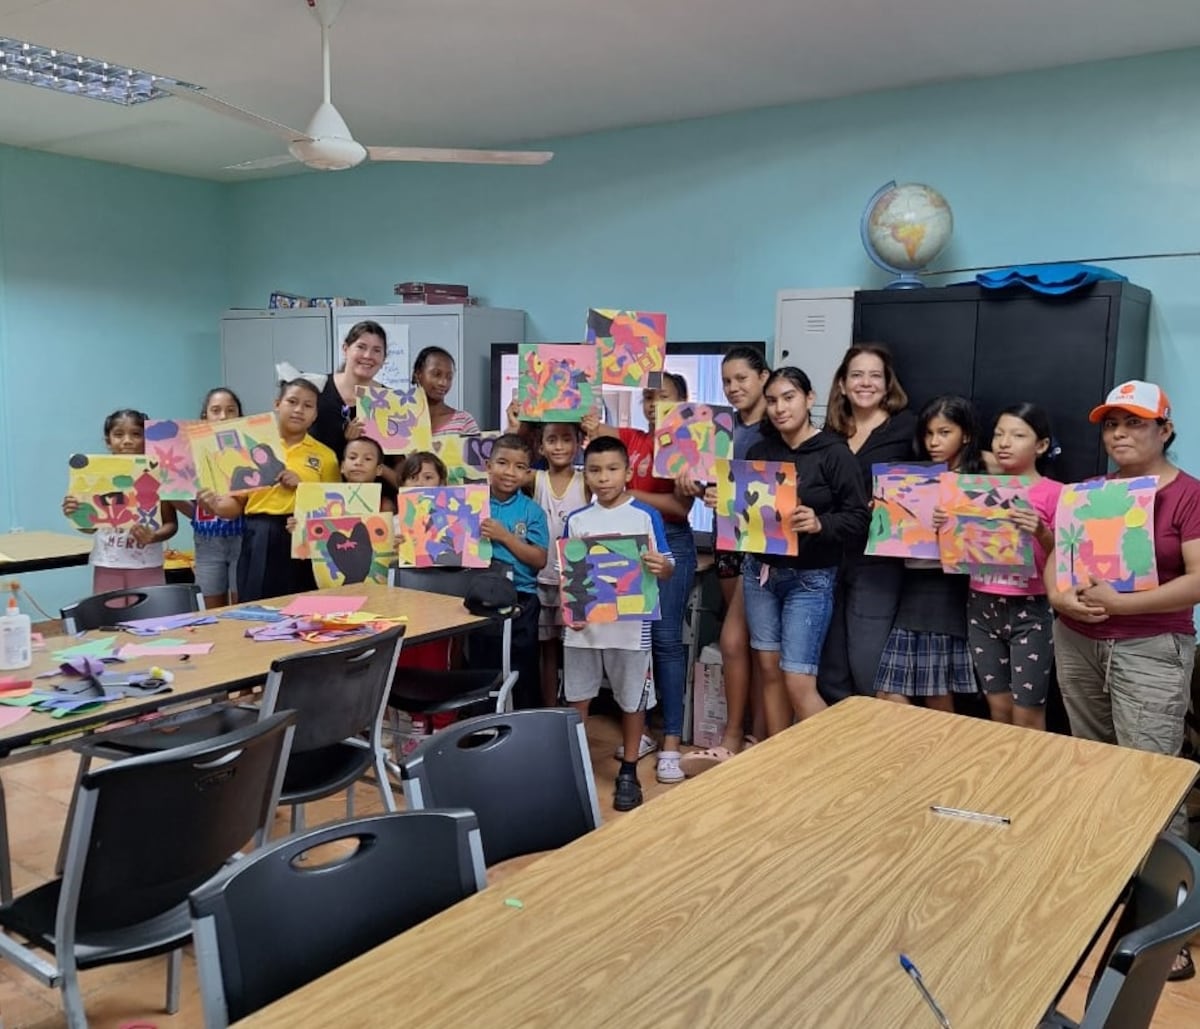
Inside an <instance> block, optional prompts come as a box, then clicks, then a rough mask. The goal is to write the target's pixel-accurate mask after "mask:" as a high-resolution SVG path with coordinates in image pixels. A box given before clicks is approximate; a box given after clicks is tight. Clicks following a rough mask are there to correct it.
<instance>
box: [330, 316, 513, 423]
mask: <svg viewBox="0 0 1200 1029" xmlns="http://www.w3.org/2000/svg"><path fill="white" fill-rule="evenodd" d="M365 319H370V320H371V321H374V322H378V323H379V324H380V325H381V326H382V327H383V330H384V331H385V332H386V333H387V335H388V359H387V363H386V364H385V365H384V370H383V372H381V373H380V375H379V381H380V382H382V383H384V384H385V385H388V386H391V387H393V388H395V387H396V386H398V385H399V384H400V383H402V382H407V381H408V380H409V379H410V378H411V376H412V366H413V360H414V359H415V358H416V356H417V354H418V353H419V352H420V351H421V350H422V349H423V348H424V347H431V346H433V347H441V348H442V349H443V350H446V351H448V352H449V353H450V354H451V355H452V356H453V358H454V363H455V366H456V372H455V376H454V388H453V389H452V390H451V391H450V394H449V395H448V396H447V397H446V403H448V404H449V405H450V406H451V407H461V408H465V409H466V410H468V411H470V412H471V414H473V415H474V416H475V419H476V421H478V422H479V424H480V426H481V427H483V428H500V426H495V425H493V426H489V425H488V424H487V422H488V421H489V418H488V415H489V412H490V410H491V399H490V391H491V382H492V380H491V360H492V344H493V343H523V342H524V341H525V312H524V311H514V310H509V309H506V308H500V307H469V306H467V305H464V304H386V305H381V306H378V307H338V308H334V309H333V339H334V351H335V355H336V359H335V364H340V363H341V348H342V340H344V339H345V338H346V333H347V332H348V331H349V330H350V328H351V327H352V326H353V325H354V324H355V322H360V321H363V320H365Z"/></svg>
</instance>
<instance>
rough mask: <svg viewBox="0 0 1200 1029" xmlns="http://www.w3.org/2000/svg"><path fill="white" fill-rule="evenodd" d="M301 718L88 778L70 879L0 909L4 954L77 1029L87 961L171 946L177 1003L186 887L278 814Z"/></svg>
mask: <svg viewBox="0 0 1200 1029" xmlns="http://www.w3.org/2000/svg"><path fill="white" fill-rule="evenodd" d="M294 720H295V716H294V715H293V714H292V713H291V712H290V711H285V712H281V713H279V714H277V715H275V716H273V717H272V718H269V719H265V720H264V721H262V722H261V723H259V724H257V725H252V726H249V727H248V728H246V729H243V730H240V731H238V732H235V733H230V734H228V735H225V736H221V737H218V738H216V739H213V740H209V741H208V742H206V743H204V744H198V745H196V746H192V747H180V748H178V749H176V750H171V751H168V752H165V753H162V754H149V755H146V756H144V757H137V758H131V759H129V760H126V761H118V762H115V763H113V764H111V765H107V766H105V767H104V768H101V769H99V770H98V771H95V772H89V773H88V774H87V775H86V776H84V778H83V782H82V783H81V784H80V793H79V801H78V803H77V804H76V806H75V814H74V817H73V819H72V820H71V822H70V824H69V825H68V826H67V830H66V832H67V834H68V838H69V843H68V847H67V862H66V871H65V872H64V874H63V876H62V878H61V879H54V880H52V881H51V882H48V883H45V884H44V885H42V886H39V887H37V888H36V889H33V890H30V891H29V892H28V893H24V894H22V895H21V896H19V897H17V898H16V900H14V901H13V902H12V903H10V904H6V905H4V906H3V907H0V926H3V928H4V929H5V930H7V932H6V933H4V934H0V957H4V958H6V959H7V960H9V961H11V962H13V963H14V964H15V965H17V966H19V967H20V968H22V969H24V970H25V971H26V972H29V973H30V974H31V975H33V976H34V977H36V978H37V979H39V980H41V982H42V983H43V984H44V985H47V986H57V987H59V988H60V989H61V990H62V996H63V1008H64V1012H65V1014H66V1017H67V1024H68V1025H69V1026H71V1027H72V1029H75V1027H80V1026H86V1025H87V1017H86V1014H85V1011H84V1006H83V999H82V997H81V995H80V990H79V971H80V970H82V969H88V968H95V967H99V966H101V965H110V964H116V963H119V962H123V961H134V960H140V959H142V958H148V957H153V956H155V955H158V954H170V960H169V963H168V971H167V1005H166V1007H167V1011H168V1013H174V1012H175V1011H176V1010H178V1007H179V971H180V956H181V954H182V950H181V948H182V947H183V945H184V944H186V943H187V942H188V940H189V939H190V938H191V934H192V927H191V921H190V919H189V910H188V905H187V898H188V894H189V893H190V892H191V891H192V890H194V889H195V888H196V887H197V886H200V885H202V884H203V883H205V882H207V881H208V880H209V879H211V878H212V877H213V876H214V875H215V874H216V873H217V872H218V871H220V870H221V868H222V867H223V866H224V865H225V863H226V862H227V861H228V860H230V858H232V857H233V856H234V855H235V854H237V852H238V851H239V850H240V849H241V848H242V847H243V846H245V844H246V843H247V841H249V840H250V838H251V837H252V836H254V835H255V834H256V833H259V832H262V831H264V830H265V828H266V827H267V826H269V825H270V824H271V821H272V819H273V818H274V816H275V805H276V801H277V798H278V796H279V789H280V785H281V783H282V779H283V768H284V764H285V762H286V760H287V749H288V746H289V745H290V743H291V738H292V732H293V722H294ZM13 933H16V934H17V935H19V936H21V937H23V938H24V939H25V940H27V941H28V944H27V945H26V944H22V943H20V942H18V940H17V939H16V938H15V937H14V936H13V935H12V934H13ZM41 952H45V953H46V954H48V955H49V958H50V959H49V960H47V958H46V957H44V956H43V953H41Z"/></svg>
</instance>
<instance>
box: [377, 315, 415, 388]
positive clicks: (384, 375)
mask: <svg viewBox="0 0 1200 1029" xmlns="http://www.w3.org/2000/svg"><path fill="white" fill-rule="evenodd" d="M387 334H388V348H387V357H385V358H384V359H383V367H382V368H380V369H379V374H378V375H376V376H375V378H376V380H377V381H378V382H382V383H383V384H384V385H385V386H387V388H388V389H402V388H403V387H405V386H407V385H408V383H409V380H410V379H411V378H412V362H411V361H410V360H409V357H408V325H406V324H405V323H403V322H400V323H397V324H396V325H389V326H388V327H387Z"/></svg>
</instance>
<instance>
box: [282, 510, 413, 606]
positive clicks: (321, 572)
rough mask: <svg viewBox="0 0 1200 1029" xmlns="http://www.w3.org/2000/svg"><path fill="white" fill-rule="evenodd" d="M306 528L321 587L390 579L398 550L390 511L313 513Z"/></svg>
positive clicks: (305, 524)
mask: <svg viewBox="0 0 1200 1029" xmlns="http://www.w3.org/2000/svg"><path fill="white" fill-rule="evenodd" d="M304 531H305V534H306V539H307V543H308V552H309V554H310V555H311V557H312V567H313V578H315V579H316V581H317V589H322V590H323V589H328V588H329V587H331V586H346V585H350V584H353V583H356V582H379V583H386V582H387V581H388V566H389V565H391V563H392V558H393V556H394V555H395V552H396V544H395V540H394V539H393V538H392V516H391V515H390V514H373V515H360V516H358V517H355V516H353V515H351V516H349V517H343V518H325V517H321V516H319V515H310V516H309V517H308V518H307V519H305V522H304Z"/></svg>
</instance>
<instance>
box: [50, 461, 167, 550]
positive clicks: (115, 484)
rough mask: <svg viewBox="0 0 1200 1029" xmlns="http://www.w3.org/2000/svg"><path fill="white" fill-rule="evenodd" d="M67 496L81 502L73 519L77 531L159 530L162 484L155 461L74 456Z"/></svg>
mask: <svg viewBox="0 0 1200 1029" xmlns="http://www.w3.org/2000/svg"><path fill="white" fill-rule="evenodd" d="M67 464H68V481H67V494H68V495H69V496H72V497H74V498H75V499H76V500H77V501H79V507H78V508H77V509H76V510H75V513H74V514H72V515H69V516H68V517H69V520H70V522H71V524H72V525H74V526H75V528H77V529H118V530H120V531H122V532H128V531H129V530H130V529H132V528H133V527H134V526H135V525H142V526H145V527H146V528H147V529H151V530H157V529H159V528H161V527H162V515H161V514H160V513H159V507H158V501H159V481H158V475H157V474H156V472H155V468H154V462H153V461H151V460H150V458H148V457H144V456H142V455H141V454H137V455H134V454H72V455H71V459H70V460H69V461H68V462H67Z"/></svg>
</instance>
